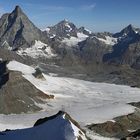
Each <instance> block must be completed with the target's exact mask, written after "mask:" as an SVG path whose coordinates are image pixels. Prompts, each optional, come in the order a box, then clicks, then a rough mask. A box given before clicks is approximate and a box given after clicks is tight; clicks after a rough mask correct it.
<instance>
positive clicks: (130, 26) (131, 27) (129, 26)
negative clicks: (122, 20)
mask: <svg viewBox="0 0 140 140" xmlns="http://www.w3.org/2000/svg"><path fill="white" fill-rule="evenodd" d="M125 29H129V30H133V29H135V28H134V26H133V25H132V24H129V25H128V26H127V27H126V28H125Z"/></svg>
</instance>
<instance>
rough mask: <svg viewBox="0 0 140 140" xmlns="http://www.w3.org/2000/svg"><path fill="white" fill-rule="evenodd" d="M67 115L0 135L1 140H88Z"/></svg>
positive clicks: (59, 115)
mask: <svg viewBox="0 0 140 140" xmlns="http://www.w3.org/2000/svg"><path fill="white" fill-rule="evenodd" d="M66 116H67V114H65V113H61V114H58V115H57V116H55V117H54V118H51V119H50V120H48V121H46V122H44V123H43V124H40V125H37V126H35V127H32V128H28V129H22V130H15V131H9V132H2V133H0V139H1V140H78V138H79V137H81V138H82V140H86V137H85V134H84V133H83V132H82V131H81V130H80V129H79V128H78V127H77V126H76V125H75V124H74V123H72V122H71V120H69V119H67V118H66Z"/></svg>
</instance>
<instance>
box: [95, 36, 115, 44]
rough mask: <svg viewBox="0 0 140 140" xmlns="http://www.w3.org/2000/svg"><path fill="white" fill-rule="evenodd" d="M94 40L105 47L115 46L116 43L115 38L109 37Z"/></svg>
mask: <svg viewBox="0 0 140 140" xmlns="http://www.w3.org/2000/svg"><path fill="white" fill-rule="evenodd" d="M94 37H95V38H97V39H98V40H100V41H102V42H104V43H105V44H107V45H115V44H116V43H117V38H114V37H111V36H105V39H103V38H99V37H96V36H94Z"/></svg>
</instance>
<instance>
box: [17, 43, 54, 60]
mask: <svg viewBox="0 0 140 140" xmlns="http://www.w3.org/2000/svg"><path fill="white" fill-rule="evenodd" d="M17 53H18V54H19V55H28V56H31V57H33V58H38V57H47V58H51V57H55V56H56V54H54V53H53V50H52V49H51V47H50V46H48V45H47V44H45V43H43V42H41V41H39V40H38V41H37V40H35V44H34V45H33V46H31V47H30V48H26V49H20V50H18V52H17Z"/></svg>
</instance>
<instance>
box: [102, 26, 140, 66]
mask: <svg viewBox="0 0 140 140" xmlns="http://www.w3.org/2000/svg"><path fill="white" fill-rule="evenodd" d="M138 30H139V29H136V28H134V27H133V26H132V25H129V26H127V27H126V28H124V29H123V30H122V31H121V32H119V33H116V34H114V37H117V38H118V43H117V44H115V45H114V46H113V51H112V52H111V53H107V54H105V55H104V57H103V61H104V62H108V63H116V64H124V65H129V66H132V67H135V68H139V56H140V55H139V51H138V49H139V44H140V43H139V42H140V35H139V32H138Z"/></svg>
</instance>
